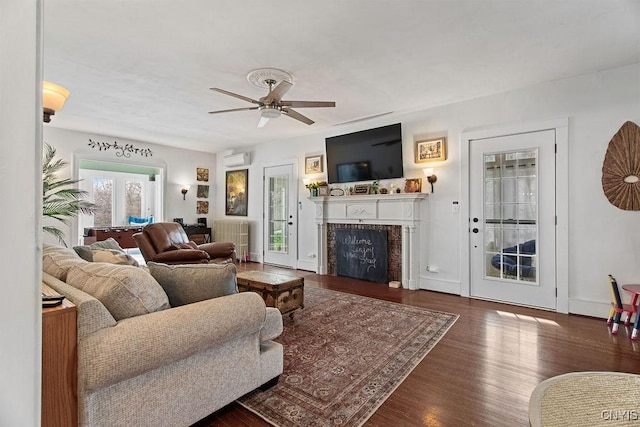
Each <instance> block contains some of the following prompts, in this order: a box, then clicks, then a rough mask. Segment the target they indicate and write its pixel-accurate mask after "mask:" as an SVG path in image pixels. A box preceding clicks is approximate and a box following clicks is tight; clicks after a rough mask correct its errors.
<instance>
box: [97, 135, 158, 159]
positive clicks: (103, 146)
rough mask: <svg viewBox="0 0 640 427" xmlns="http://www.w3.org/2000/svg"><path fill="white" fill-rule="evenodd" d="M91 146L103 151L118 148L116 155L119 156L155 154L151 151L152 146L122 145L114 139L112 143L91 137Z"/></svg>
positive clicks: (147, 155)
mask: <svg viewBox="0 0 640 427" xmlns="http://www.w3.org/2000/svg"><path fill="white" fill-rule="evenodd" d="M89 147H91V148H97V149H98V151H102V150H104V151H107V150H110V149H111V148H113V149H114V150H116V156H118V157H126V158H129V157H131V154H132V153H133V154H139V155H140V156H144V157H151V156H153V152H151V149H150V148H136V147H134V146H133V144H125V145H120V144H118V141H113V143H110V142H100V141H94V140H92V139H89Z"/></svg>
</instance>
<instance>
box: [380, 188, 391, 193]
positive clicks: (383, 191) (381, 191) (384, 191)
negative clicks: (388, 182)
mask: <svg viewBox="0 0 640 427" xmlns="http://www.w3.org/2000/svg"><path fill="white" fill-rule="evenodd" d="M387 193H389V190H387V189H386V188H381V189H380V194H387Z"/></svg>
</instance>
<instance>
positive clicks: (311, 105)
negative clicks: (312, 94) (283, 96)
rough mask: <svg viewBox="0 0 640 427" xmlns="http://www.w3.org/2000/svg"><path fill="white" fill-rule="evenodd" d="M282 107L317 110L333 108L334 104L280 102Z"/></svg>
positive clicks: (322, 102) (321, 102)
mask: <svg viewBox="0 0 640 427" xmlns="http://www.w3.org/2000/svg"><path fill="white" fill-rule="evenodd" d="M281 104H282V106H283V107H295V108H318V107H335V106H336V103H335V102H325V101H282V102H281Z"/></svg>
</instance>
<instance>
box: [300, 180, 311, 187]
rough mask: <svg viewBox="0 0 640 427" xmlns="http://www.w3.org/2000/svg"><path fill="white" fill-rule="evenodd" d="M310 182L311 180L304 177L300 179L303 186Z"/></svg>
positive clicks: (307, 185)
mask: <svg viewBox="0 0 640 427" xmlns="http://www.w3.org/2000/svg"><path fill="white" fill-rule="evenodd" d="M310 182H311V180H310V179H309V178H304V179H303V180H302V183H303V184H304V187H305V188H309V183H310Z"/></svg>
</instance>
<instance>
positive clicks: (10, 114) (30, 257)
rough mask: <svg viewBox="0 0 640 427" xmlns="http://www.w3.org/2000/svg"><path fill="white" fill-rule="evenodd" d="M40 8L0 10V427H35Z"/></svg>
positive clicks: (0, 6)
mask: <svg viewBox="0 0 640 427" xmlns="http://www.w3.org/2000/svg"><path fill="white" fill-rule="evenodd" d="M41 7H42V4H41V2H40V1H38V0H15V1H2V2H0V28H1V29H2V31H0V52H1V54H0V58H1V59H0V200H2V202H1V203H2V205H1V208H0V222H1V223H2V224H3V230H2V243H3V244H2V246H1V248H2V249H0V271H2V290H3V292H2V294H3V295H2V296H3V302H4V303H3V305H2V310H0V325H2V327H0V343H1V344H0V376H1V377H2V380H1V381H0V425H2V426H37V425H39V424H40V372H41V359H40V354H41V330H42V328H41V325H42V320H41V309H40V289H41V287H40V283H41V274H42V273H41V270H42V262H41V258H42V257H41V254H40V252H39V249H38V248H39V246H40V215H38V212H39V211H40V210H41V209H42V202H41V200H42V199H41V195H40V192H41V188H42V187H41V185H42V184H41V182H42V174H41V172H40V171H41V169H40V166H39V164H40V152H41V142H40V141H41V129H42V101H41V97H42V89H41V88H42V86H41V83H40V82H41V81H42V69H41V65H40V60H39V58H40V48H41V38H40V35H39V34H38V32H37V31H36V27H37V25H38V23H39V22H40V19H41V16H40V11H41Z"/></svg>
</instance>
